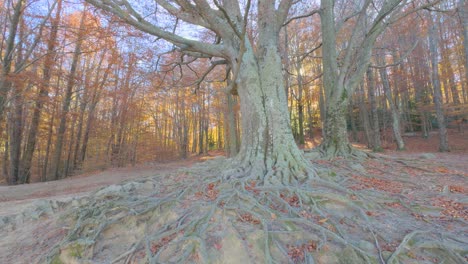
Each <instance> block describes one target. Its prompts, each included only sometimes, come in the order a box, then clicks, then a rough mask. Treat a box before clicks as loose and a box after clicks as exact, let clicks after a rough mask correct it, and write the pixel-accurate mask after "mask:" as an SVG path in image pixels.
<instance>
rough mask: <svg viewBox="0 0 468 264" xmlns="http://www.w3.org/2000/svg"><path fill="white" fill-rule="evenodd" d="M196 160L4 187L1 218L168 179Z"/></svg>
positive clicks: (0, 200)
mask: <svg viewBox="0 0 468 264" xmlns="http://www.w3.org/2000/svg"><path fill="white" fill-rule="evenodd" d="M193 162H194V161H193V160H187V161H178V162H171V163H167V164H146V165H138V166H135V167H126V168H112V169H109V170H105V171H101V172H94V173H88V174H83V175H77V176H74V177H70V178H66V179H63V180H59V181H52V182H41V183H33V184H24V185H17V186H0V216H4V215H12V214H15V213H18V212H21V211H22V210H23V209H24V208H26V207H27V206H28V205H30V204H32V203H33V202H34V201H36V200H37V199H41V198H44V199H51V200H58V201H61V200H66V199H68V198H70V197H76V198H79V197H83V196H86V195H88V194H89V193H91V192H94V191H96V190H98V189H100V188H102V187H105V186H109V185H111V184H117V183H120V182H123V181H126V180H131V179H139V178H144V177H149V176H155V175H164V174H167V173H170V172H172V171H175V170H177V169H180V168H183V167H187V166H190V165H191V164H193Z"/></svg>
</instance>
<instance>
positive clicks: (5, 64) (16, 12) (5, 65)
mask: <svg viewBox="0 0 468 264" xmlns="http://www.w3.org/2000/svg"><path fill="white" fill-rule="evenodd" d="M23 5H24V0H20V1H18V2H17V3H16V5H15V6H14V7H13V15H12V16H11V22H10V27H9V28H8V38H7V40H6V43H5V51H4V53H3V54H1V55H3V58H2V68H1V69H0V125H1V122H2V120H3V113H4V110H5V105H6V101H7V96H8V92H9V91H10V89H11V86H12V83H11V81H10V80H8V75H9V74H10V72H11V67H12V63H13V56H14V51H15V48H16V45H15V39H16V34H17V31H18V27H19V24H20V20H21V16H22V12H23Z"/></svg>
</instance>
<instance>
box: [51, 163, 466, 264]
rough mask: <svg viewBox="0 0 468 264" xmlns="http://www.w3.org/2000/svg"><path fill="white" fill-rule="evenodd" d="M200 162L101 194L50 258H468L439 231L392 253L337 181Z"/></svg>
mask: <svg viewBox="0 0 468 264" xmlns="http://www.w3.org/2000/svg"><path fill="white" fill-rule="evenodd" d="M210 164H211V165H212V166H211V165H210ZM207 165H210V166H207ZM203 166H204V169H202V167H198V168H197V167H196V168H192V169H191V171H192V173H194V174H195V176H196V177H189V176H186V175H184V176H185V177H184V178H183V180H181V179H180V178H178V177H177V176H174V177H173V178H171V180H170V181H169V183H167V184H165V185H164V184H161V185H160V186H157V187H156V189H153V190H150V191H148V190H146V191H141V190H142V188H144V185H138V186H137V187H135V188H134V189H129V191H120V192H118V193H109V194H106V195H101V196H99V195H97V194H99V192H98V193H97V194H96V195H95V196H94V199H92V202H90V203H89V204H87V205H85V206H81V207H80V208H78V209H75V210H74V211H73V212H72V211H70V212H69V214H68V216H66V217H68V218H70V217H74V219H75V220H74V226H73V228H71V230H70V232H69V233H68V235H67V237H66V238H65V239H64V240H63V241H62V242H61V243H60V244H59V245H57V246H56V248H55V250H53V251H52V252H51V253H50V254H49V255H48V256H47V257H46V259H45V260H46V261H47V262H52V261H54V260H61V261H62V262H64V263H69V262H72V261H81V262H86V261H89V262H103V263H187V262H191V263H213V262H216V263H229V262H234V263H384V262H386V263H391V264H393V263H405V260H407V259H411V258H413V259H417V258H418V257H428V256H432V255H431V254H432V253H434V252H436V253H438V254H439V256H440V257H438V261H444V260H445V261H446V263H463V262H459V261H463V258H464V257H465V255H466V254H467V247H466V243H464V242H462V241H460V240H456V239H448V238H447V237H449V234H444V233H442V232H439V231H437V230H434V229H431V230H426V231H425V232H420V231H417V230H414V231H413V232H411V233H410V234H408V235H406V236H405V237H404V238H402V240H401V241H402V242H401V243H400V245H399V246H398V247H397V248H396V249H395V250H394V251H393V253H390V254H388V249H384V248H383V247H382V243H386V241H385V239H384V238H385V235H384V234H382V231H383V230H384V228H385V227H384V225H385V223H381V222H380V221H379V220H378V219H375V218H374V217H371V216H372V213H370V212H369V210H370V209H369V208H378V206H377V205H376V204H374V203H373V202H372V201H369V200H366V199H364V198H363V197H360V196H359V195H357V194H355V193H354V192H352V191H348V190H347V189H345V188H343V187H341V186H339V184H337V183H334V182H333V181H329V180H324V179H320V178H318V177H311V178H310V179H309V180H307V181H305V182H303V183H301V184H299V183H297V184H294V185H288V184H281V183H280V184H268V183H269V181H267V182H262V181H261V179H259V178H258V177H257V175H239V174H240V173H242V172H244V173H245V172H246V170H245V169H244V170H239V171H238V172H237V173H238V174H237V175H235V177H225V178H223V177H220V176H219V175H221V174H222V170H223V168H225V167H226V166H228V163H227V162H226V160H217V161H213V162H211V163H205V164H203ZM215 168H217V169H215ZM201 175H203V176H201ZM102 193H105V192H102V191H101V194H102ZM449 240H450V243H448V242H447V241H449ZM429 242H430V243H429ZM428 250H430V251H431V252H432V253H430V254H427V253H426V252H427V251H428ZM410 253H411V254H410ZM412 254H413V255H412Z"/></svg>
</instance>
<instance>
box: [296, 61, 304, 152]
mask: <svg viewBox="0 0 468 264" xmlns="http://www.w3.org/2000/svg"><path fill="white" fill-rule="evenodd" d="M295 66H296V72H297V102H296V104H297V115H298V123H299V124H298V131H297V136H298V137H297V139H298V140H297V141H298V143H299V144H300V145H304V143H305V140H304V102H303V94H304V84H303V80H302V74H301V71H302V65H301V61H300V59H299V58H297V61H296V63H295Z"/></svg>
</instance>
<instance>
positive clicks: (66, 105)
mask: <svg viewBox="0 0 468 264" xmlns="http://www.w3.org/2000/svg"><path fill="white" fill-rule="evenodd" d="M85 21H86V6H85V10H84V11H83V13H82V15H81V18H80V23H79V28H78V33H77V41H76V45H75V49H74V51H73V59H72V63H71V66H70V74H69V76H68V80H67V86H66V91H65V96H64V97H63V103H62V112H61V113H60V114H61V116H60V125H59V128H58V132H57V142H56V145H55V151H54V156H53V165H52V171H51V175H50V180H57V179H59V176H61V174H60V166H61V157H62V148H63V142H64V136H65V130H66V128H67V127H66V124H67V115H68V112H69V110H70V104H71V101H72V98H71V97H72V92H73V88H74V86H75V81H76V80H75V75H76V72H77V68H78V62H79V59H80V55H81V45H82V44H83V38H84V26H85ZM62 176H63V175H62Z"/></svg>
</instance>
